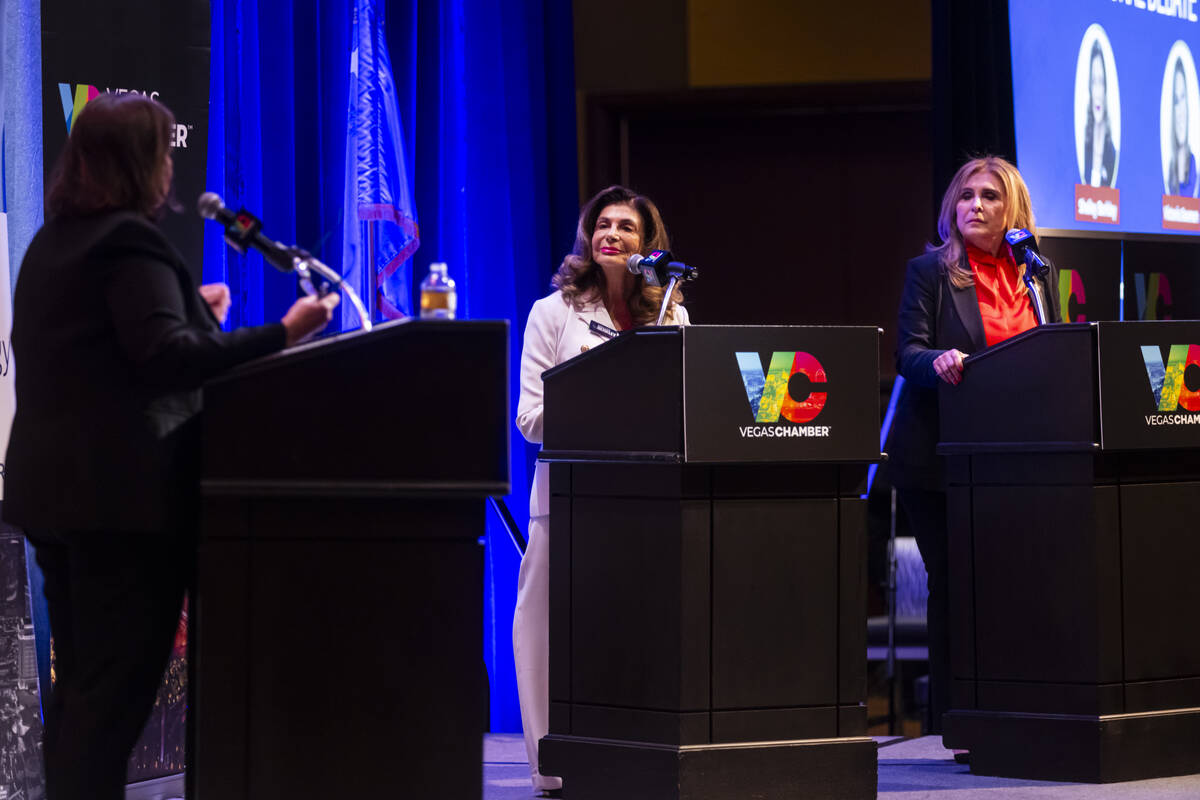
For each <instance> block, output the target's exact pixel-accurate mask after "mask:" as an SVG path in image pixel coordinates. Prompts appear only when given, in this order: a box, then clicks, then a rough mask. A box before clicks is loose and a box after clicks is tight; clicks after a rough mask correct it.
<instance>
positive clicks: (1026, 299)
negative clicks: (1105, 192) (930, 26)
mask: <svg viewBox="0 0 1200 800" xmlns="http://www.w3.org/2000/svg"><path fill="white" fill-rule="evenodd" d="M1012 228H1025V229H1027V230H1029V231H1030V232H1031V233H1033V234H1034V235H1035V236H1036V234H1037V228H1036V227H1035V226H1034V219H1033V205H1032V203H1031V202H1030V199H1029V189H1028V188H1027V187H1026V186H1025V181H1024V179H1022V177H1021V173H1019V172H1017V168H1016V167H1014V166H1013V165H1012V164H1010V163H1009V162H1007V161H1005V160H1004V159H1002V158H996V157H994V156H989V157H986V158H976V159H972V160H970V161H968V162H967V163H966V164H964V165H963V166H962V167H961V168H960V169H959V170H958V172H957V173H956V174H955V175H954V179H953V180H952V181H951V182H950V186H949V188H947V189H946V194H945V195H943V197H942V208H941V213H940V214H939V216H938V236H939V238H940V239H941V244H940V245H937V246H936V247H935V246H932V245H931V246H930V247H929V252H927V253H926V254H925V255H923V256H919V257H917V258H914V259H913V260H912V261H910V262H908V272H907V275H906V277H905V280H904V294H903V295H902V297H901V300H900V315H899V323H898V326H897V331H898V334H899V338H898V342H897V345H896V371H897V372H899V373H900V375H901V376H903V378H904V380H905V384H904V391H903V393H902V394H901V396H900V401H899V403H898V404H897V408H896V417H895V422H894V424H893V426H892V435H891V439H890V441H889V444H888V455H889V457H890V458H889V464H890V469H891V473H892V482H893V485H895V487H896V490H897V497H898V498H899V500H900V503H901V505H902V506H903V508H904V511H905V513H906V514H907V515H908V520H909V523H910V525H911V527H912V529H913V533H914V535H915V536H916V539H917V547H918V548H919V549H920V551H921V558H922V559H923V560H924V561H925V569H926V571H927V572H928V573H929V604H928V626H929V627H928V630H929V634H928V637H929V673H930V674H929V684H930V685H929V712H930V719H929V726H928V727H929V730H930V731H932V732H934V733H938V732H940V731H941V716H942V714H943V713H944V712H945V711H947V710H948V709H949V699H950V670H949V641H948V628H947V625H948V617H949V597H948V591H949V584H948V578H947V561H946V556H947V541H948V536H949V535H950V534H949V533H948V532H947V528H946V491H945V466H944V464H943V459H942V457H941V456H939V455H937V453H936V447H937V442H938V438H939V437H938V434H939V418H938V386H939V384H940V383H947V384H950V385H955V384H958V383H959V382H961V381H963V380H965V379H966V377H965V376H964V372H963V359H964V358H965V357H966V356H967V354H969V353H974V352H977V351H979V350H982V349H984V348H985V347H988V346H991V345H994V344H998V343H999V342H1002V341H1004V340H1005V339H1008V338H1010V337H1012V336H1016V335H1017V334H1018V333H1021V332H1022V331H1026V330H1029V329H1030V328H1032V327H1034V326H1035V325H1036V324H1037V317H1036V316H1035V313H1034V310H1033V309H1034V306H1033V300H1032V298H1030V296H1029V292H1028V290H1027V288H1026V287H1025V286H1024V284H1023V280H1022V278H1023V275H1024V270H1025V267H1024V265H1018V264H1017V263H1016V262H1015V261H1014V259H1013V255H1012V250H1011V249H1010V248H1009V246H1008V244H1007V242H1006V241H1005V239H1004V234H1005V232H1006V231H1008V230H1010V229H1012ZM1037 284H1038V286H1039V292H1040V294H1041V295H1042V300H1043V302H1044V304H1045V306H1044V307H1045V308H1046V314H1047V316H1048V321H1051V322H1058V321H1059V320H1060V316H1059V309H1058V278H1057V273H1056V272H1055V270H1054V269H1051V270H1050V272H1049V274H1048V275H1047V277H1046V278H1045V279H1044V280H1038V281H1037Z"/></svg>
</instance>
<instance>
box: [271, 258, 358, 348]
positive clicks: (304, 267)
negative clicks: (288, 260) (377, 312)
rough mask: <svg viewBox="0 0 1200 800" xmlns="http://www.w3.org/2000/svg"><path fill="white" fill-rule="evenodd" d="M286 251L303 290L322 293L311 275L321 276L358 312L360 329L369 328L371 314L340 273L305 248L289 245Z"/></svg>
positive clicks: (317, 293) (309, 292)
mask: <svg viewBox="0 0 1200 800" xmlns="http://www.w3.org/2000/svg"><path fill="white" fill-rule="evenodd" d="M287 252H288V254H289V255H290V256H291V257H292V269H293V270H294V271H295V273H296V276H297V277H298V278H299V279H300V286H301V288H303V289H304V291H305V292H307V293H308V294H315V295H321V294H324V292H323V291H322V290H321V289H320V288H318V287H317V285H316V283H315V282H314V281H313V276H314V275H316V276H318V277H320V278H323V279H324V280H326V281H328V282H329V284H330V285H331V286H332V287H333V288H334V289H341V290H342V292H343V293H344V294H345V295H346V298H347V299H348V300H349V301H350V304H351V305H353V306H354V310H355V311H357V312H358V320H359V322H361V323H362V329H363V330H364V331H369V330H371V315H370V314H368V313H367V310H366V308H364V307H363V302H362V299H361V298H360V297H359V296H358V292H356V291H354V287H353V286H350V285H349V284H347V283H346V282H344V281H343V280H342V276H341V275H339V274H338V273H336V272H334V271H333V270H332V269H330V268H329V267H328V266H327V265H325V264H323V263H321V261H320V260H318V259H317V258H316V256H314V255H313V254H312V253H309V252H308V251H307V250H302V249H300V248H299V247H289V248H287Z"/></svg>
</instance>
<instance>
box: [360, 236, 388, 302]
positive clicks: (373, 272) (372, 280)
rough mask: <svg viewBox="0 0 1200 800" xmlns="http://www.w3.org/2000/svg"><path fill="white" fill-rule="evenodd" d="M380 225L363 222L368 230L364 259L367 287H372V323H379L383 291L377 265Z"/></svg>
mask: <svg viewBox="0 0 1200 800" xmlns="http://www.w3.org/2000/svg"><path fill="white" fill-rule="evenodd" d="M376 224H378V223H377V222H376V221H375V220H369V219H368V220H363V225H364V226H366V229H367V235H366V237H365V238H366V240H367V257H366V259H364V262H365V263H364V264H363V271H364V272H365V273H366V277H367V281H368V283H367V285H368V286H369V287H370V292H369V294H370V296H371V297H370V300H368V301H367V306H368V312H369V313H370V315H371V321H372V322H377V321H379V293H380V292H381V291H383V289H382V287H380V285H379V279H378V275H379V272H378V268H377V266H376V264H375V225H376Z"/></svg>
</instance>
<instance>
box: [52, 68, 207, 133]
mask: <svg viewBox="0 0 1200 800" xmlns="http://www.w3.org/2000/svg"><path fill="white" fill-rule="evenodd" d="M127 92H133V93H135V94H141V95H145V96H146V97H149V98H150V99H151V100H157V99H158V92H143V91H139V90H137V89H105V90H104V91H103V92H101V91H100V90H99V89H97V88H96V87H95V86H91V85H90V84H86V83H78V84H75V87H74V88H72V87H71V84H69V83H60V84H59V85H58V96H59V99H60V100H62V108H63V119H65V120H66V123H67V134H68V135H69V134H70V133H71V127H72V126H73V125H74V124H75V120H76V118H78V116H79V112H80V111H83V107H84V106H86V105H87V104H88V103H89V102H91V101H92V100H94V99H96V98H97V97H99V96H100V95H101V94H108V93H115V94H126V93H127ZM191 129H192V126H191V125H185V124H183V123H180V122H178V121H176V123H175V129H174V130H172V131H171V147H181V148H183V149H187V146H188V132H189V131H191Z"/></svg>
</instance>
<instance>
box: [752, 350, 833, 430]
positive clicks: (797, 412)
mask: <svg viewBox="0 0 1200 800" xmlns="http://www.w3.org/2000/svg"><path fill="white" fill-rule="evenodd" d="M737 363H738V369H740V370H741V372H742V383H743V384H745V386H746V399H747V400H749V401H750V411H751V413H753V414H754V421H755V422H778V421H779V416H780V414H782V415H783V417H784V419H787V420H790V421H791V422H797V423H805V422H812V421H813V419H815V418H816V416H817V414H820V413H821V409H822V408H824V407H825V398H826V393H825V392H817V391H813V389H812V385H813V384H818V383H820V384H823V383H825V368H824V367H823V366H821V362H820V361H817V359H816V358H815V357H814V356H813V355H812V354H811V353H805V352H798V353H797V352H791V353H789V352H775V353H772V354H771V365H770V367H768V368H767V373H766V375H764V374H763V368H762V361H761V359H760V358H759V356H758V353H737ZM793 388H794V389H795V391H792V389H793Z"/></svg>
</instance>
